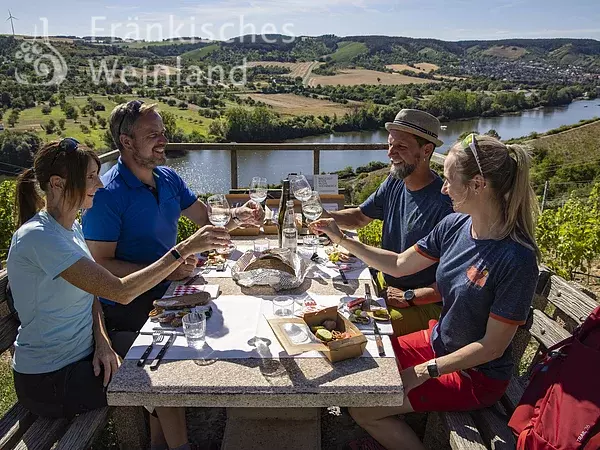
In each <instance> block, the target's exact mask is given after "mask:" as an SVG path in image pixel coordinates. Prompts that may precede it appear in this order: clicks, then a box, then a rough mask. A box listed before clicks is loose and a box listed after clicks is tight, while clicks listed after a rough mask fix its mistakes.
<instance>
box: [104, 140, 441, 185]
mask: <svg viewBox="0 0 600 450" xmlns="http://www.w3.org/2000/svg"><path fill="white" fill-rule="evenodd" d="M387 149H388V144H387V143H381V144H371V143H369V144H345V143H340V144H329V143H328V144H319V143H308V144H307V143H303V144H290V143H281V144H264V143H258V144H237V143H230V144H205V143H198V144H194V143H190V144H169V145H168V146H167V150H174V151H190V152H194V151H199V150H217V151H228V152H230V154H231V163H230V164H231V189H237V188H238V161H237V154H238V151H266V150H268V151H272V150H285V151H296V150H299V151H312V152H313V173H314V174H319V173H321V152H322V151H334V150H338V151H339V150H342V151H371V150H387ZM118 157H119V151H118V150H115V151H112V152H108V153H104V154H103V155H101V156H100V161H102V163H106V162H110V161H114V160H116V159H117V158H118ZM444 158H445V157H444V155H442V154H440V153H434V154H433V157H432V161H433V162H435V163H438V164H442V165H443V164H444Z"/></svg>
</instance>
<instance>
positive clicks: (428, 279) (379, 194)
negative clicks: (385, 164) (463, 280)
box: [330, 109, 453, 335]
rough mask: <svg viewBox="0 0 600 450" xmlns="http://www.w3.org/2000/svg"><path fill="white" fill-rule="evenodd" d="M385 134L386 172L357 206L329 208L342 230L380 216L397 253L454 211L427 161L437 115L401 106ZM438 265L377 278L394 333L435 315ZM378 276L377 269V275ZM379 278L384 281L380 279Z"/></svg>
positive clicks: (386, 243)
mask: <svg viewBox="0 0 600 450" xmlns="http://www.w3.org/2000/svg"><path fill="white" fill-rule="evenodd" d="M385 128H386V130H387V131H388V132H389V136H388V144H389V149H388V156H389V158H390V161H391V167H390V174H389V176H388V178H387V179H386V180H385V181H384V182H383V183H382V184H381V186H379V188H378V189H377V190H376V191H375V192H374V193H373V194H372V195H371V196H370V197H369V198H368V199H367V200H366V201H365V202H364V203H363V204H362V205H360V206H359V207H358V208H350V209H345V210H342V211H336V212H331V213H330V214H331V217H333V218H334V219H335V221H336V223H337V224H338V226H339V227H340V228H342V229H347V230H352V229H357V228H360V227H364V226H365V225H367V224H369V223H370V222H371V221H373V220H374V219H379V220H382V221H383V236H382V242H381V244H382V248H384V249H386V250H391V251H393V252H396V253H401V252H403V251H404V250H406V249H407V248H409V247H411V246H413V245H414V244H415V243H416V242H417V241H418V240H419V239H421V238H423V237H425V236H427V235H428V234H429V232H430V231H431V230H432V229H433V228H434V227H435V225H436V224H437V223H438V222H439V221H440V220H441V219H443V218H444V217H445V216H446V215H448V214H450V213H452V212H453V211H452V203H451V201H450V198H449V197H448V196H447V195H444V194H442V193H441V189H442V184H443V182H442V179H441V178H440V177H439V176H438V175H437V174H436V173H435V172H434V171H432V170H431V169H430V167H429V162H430V160H431V155H432V154H433V152H434V150H435V147H439V146H440V145H442V144H443V142H442V141H440V140H439V139H438V135H439V131H440V122H439V120H438V119H437V118H436V117H434V116H432V115H431V114H428V113H426V112H424V111H419V110H416V109H403V110H402V111H400V112H399V113H398V114H397V115H396V118H395V119H394V121H393V122H387V123H386V124H385ZM436 268H437V264H434V265H433V266H431V267H429V268H427V269H425V270H423V271H421V272H418V273H416V274H414V275H411V276H407V277H402V278H394V277H392V276H390V275H387V274H383V276H382V277H381V276H380V277H379V279H380V280H381V278H383V280H381V281H382V282H384V283H385V285H387V286H389V287H392V289H390V288H388V295H387V304H388V307H389V308H390V312H391V315H392V325H393V327H394V333H395V334H396V335H404V334H408V333H412V332H414V331H418V330H422V329H427V326H428V321H429V320H430V319H437V318H439V315H440V312H441V305H440V303H439V302H440V301H441V298H440V295H439V293H438V292H437V289H436V285H435V271H436ZM380 275H381V274H380ZM384 283H382V285H383V284H384Z"/></svg>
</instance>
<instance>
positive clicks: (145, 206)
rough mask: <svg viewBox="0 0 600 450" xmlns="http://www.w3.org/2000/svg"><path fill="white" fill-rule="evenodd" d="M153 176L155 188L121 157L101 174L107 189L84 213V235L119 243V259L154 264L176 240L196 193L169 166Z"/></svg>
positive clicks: (159, 169)
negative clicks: (183, 217)
mask: <svg viewBox="0 0 600 450" xmlns="http://www.w3.org/2000/svg"><path fill="white" fill-rule="evenodd" d="M154 177H155V182H156V191H157V192H152V190H151V189H150V188H149V187H148V186H146V185H145V184H143V183H142V182H141V181H140V180H139V178H137V177H136V176H135V175H134V174H133V172H131V170H129V169H128V168H127V166H125V164H123V162H122V161H121V158H119V161H118V163H117V164H116V165H115V166H113V167H112V168H111V169H110V170H109V171H108V172H106V173H105V174H104V175H103V176H102V182H103V183H104V188H103V189H99V190H98V191H97V192H96V195H95V197H94V204H93V206H92V207H91V208H90V209H88V210H87V211H86V212H85V214H84V215H83V233H84V235H85V238H86V239H87V240H88V241H100V242H116V243H117V248H116V250H115V258H117V259H120V260H122V261H128V262H132V263H137V264H152V263H153V262H155V261H157V260H158V259H160V258H161V257H162V256H163V255H164V254H165V253H166V252H167V251H168V250H169V249H171V248H172V247H173V246H174V245H175V244H176V242H177V223H178V221H179V217H180V216H181V211H183V210H185V209H187V208H189V207H190V206H192V204H193V203H194V202H195V201H196V196H195V195H194V193H193V192H192V191H191V190H190V189H189V188H188V187H187V186H186V184H185V182H184V181H183V180H182V179H181V177H180V176H179V175H177V173H176V172H175V171H174V170H173V169H171V168H169V167H157V168H156V169H154ZM155 194H156V195H157V196H155Z"/></svg>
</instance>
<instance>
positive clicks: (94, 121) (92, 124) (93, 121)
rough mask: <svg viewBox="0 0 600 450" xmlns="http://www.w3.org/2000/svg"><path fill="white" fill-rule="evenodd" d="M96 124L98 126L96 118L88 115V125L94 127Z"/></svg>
mask: <svg viewBox="0 0 600 450" xmlns="http://www.w3.org/2000/svg"><path fill="white" fill-rule="evenodd" d="M97 126H98V122H96V119H94V118H93V117H90V127H92V128H93V129H96V127H97Z"/></svg>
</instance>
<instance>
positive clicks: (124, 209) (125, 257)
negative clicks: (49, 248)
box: [83, 100, 263, 354]
mask: <svg viewBox="0 0 600 450" xmlns="http://www.w3.org/2000/svg"><path fill="white" fill-rule="evenodd" d="M110 131H111V134H112V137H113V140H114V142H115V144H116V145H117V147H118V148H119V150H120V152H121V157H120V158H119V161H118V163H117V164H116V165H115V166H114V167H112V168H111V169H110V170H109V171H108V172H107V173H106V174H104V175H103V177H102V182H103V183H104V189H100V190H99V191H98V192H97V193H96V196H95V198H94V204H93V206H92V208H91V209H89V210H88V211H86V213H85V214H84V216H83V232H84V235H85V239H86V241H87V244H88V246H89V248H90V250H91V252H92V255H93V256H94V259H95V260H96V261H97V262H98V263H99V264H101V265H103V266H104V267H106V269H108V270H109V271H110V272H112V273H113V274H115V275H117V276H120V277H122V276H126V275H128V274H130V273H133V272H135V271H137V270H139V269H140V268H142V267H144V266H147V265H150V264H152V263H153V262H155V261H156V260H158V259H159V258H160V257H161V256H162V255H164V254H165V253H166V252H167V251H168V250H169V249H170V248H172V247H173V246H174V245H175V244H176V240H177V223H178V220H179V217H180V216H181V215H184V216H185V217H187V218H189V219H190V220H192V221H193V222H195V223H196V224H197V225H199V226H205V225H208V224H209V221H208V213H207V208H206V205H205V204H204V203H202V202H201V201H199V200H198V199H197V198H196V196H195V195H194V193H193V192H192V191H191V190H190V189H189V188H188V187H187V186H186V184H185V182H184V181H183V180H182V179H181V177H180V176H179V175H177V173H176V172H175V171H174V170H173V169H171V168H169V167H164V166H162V165H163V164H165V162H166V158H165V146H166V145H167V138H166V137H165V127H164V124H163V121H162V118H161V116H160V114H159V113H158V111H157V109H156V105H147V104H144V103H143V102H141V101H137V100H136V101H132V102H129V103H126V104H121V105H118V106H117V107H116V108H115V109H114V110H113V112H112V114H111V118H110ZM232 215H233V217H234V218H233V219H232V221H231V222H230V224H229V225H228V226H227V228H229V229H233V228H235V227H237V226H238V224H241V223H251V224H258V223H262V219H263V211H262V209H261V208H260V206H259V205H257V204H255V203H253V202H248V203H247V204H246V205H244V206H243V207H240V208H235V209H234V210H233V213H232ZM195 267H196V259H195V258H194V257H192V258H189V259H188V261H186V262H185V263H184V264H181V265H180V266H179V267H178V268H177V269H176V270H175V271H174V272H173V273H172V274H171V275H170V276H169V277H168V278H167V280H165V282H163V283H160V284H159V285H158V286H156V287H154V288H153V289H151V290H150V291H148V292H146V293H145V294H143V295H141V296H140V297H138V298H137V299H135V300H134V301H133V302H131V303H130V304H129V305H120V304H116V303H114V302H111V301H110V299H102V302H103V308H104V314H105V319H106V323H107V328H108V329H109V330H110V331H112V332H113V335H115V332H118V331H125V332H137V331H139V330H140V329H141V327H142V326H143V324H144V323H145V322H146V320H147V319H148V313H149V312H150V311H151V310H152V308H153V306H152V301H153V300H156V299H157V298H160V297H162V295H163V294H164V292H165V291H166V289H167V287H168V285H169V282H170V281H173V280H182V279H184V278H186V277H188V276H189V275H190V274H191V273H192V271H193V270H194V268H195ZM133 339H135V335H131V334H129V336H128V338H127V339H119V338H117V339H116V342H115V345H117V347H119V348H118V349H117V348H115V350H116V351H117V352H119V353H121V354H123V353H126V351H127V349H128V346H126V345H125V346H124V345H121V344H123V343H127V340H129V341H131V342H129V344H131V343H133Z"/></svg>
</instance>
